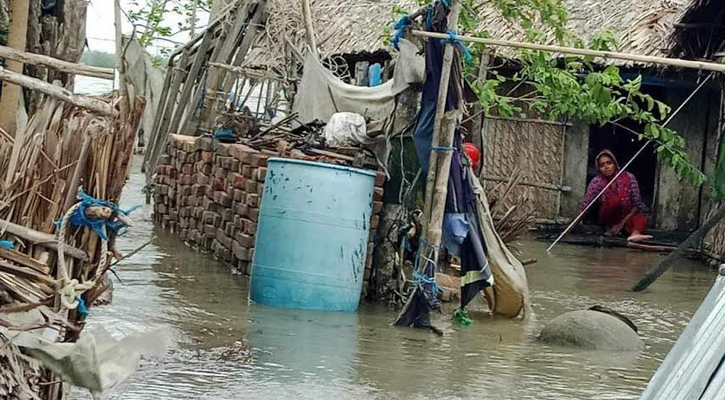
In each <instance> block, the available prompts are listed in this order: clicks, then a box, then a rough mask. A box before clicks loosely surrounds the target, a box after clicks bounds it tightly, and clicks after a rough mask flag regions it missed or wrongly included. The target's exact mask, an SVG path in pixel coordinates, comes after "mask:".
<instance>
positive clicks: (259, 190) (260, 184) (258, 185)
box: [257, 182, 264, 198]
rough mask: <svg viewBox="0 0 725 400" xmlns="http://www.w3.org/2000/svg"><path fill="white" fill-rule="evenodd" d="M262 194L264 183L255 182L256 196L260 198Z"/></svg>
mask: <svg viewBox="0 0 725 400" xmlns="http://www.w3.org/2000/svg"><path fill="white" fill-rule="evenodd" d="M262 193H264V182H257V195H259V197H260V198H261V197H262Z"/></svg>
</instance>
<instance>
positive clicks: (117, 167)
mask: <svg viewBox="0 0 725 400" xmlns="http://www.w3.org/2000/svg"><path fill="white" fill-rule="evenodd" d="M94 100H96V101H98V102H101V103H103V104H105V105H106V106H108V107H109V108H110V109H112V110H113V111H114V112H113V113H112V115H100V114H97V113H94V112H92V111H89V110H87V109H85V108H81V107H78V106H75V105H72V104H69V103H66V102H63V101H59V100H57V99H55V98H50V97H48V98H46V99H45V100H44V101H43V102H42V103H41V106H40V107H39V109H38V111H37V112H36V113H35V114H34V115H33V117H32V118H31V119H30V121H29V122H28V125H27V128H26V129H25V130H23V131H18V132H17V133H16V135H15V137H12V136H10V135H9V134H7V133H6V132H0V240H9V241H11V242H13V243H14V249H6V248H2V247H0V327H3V328H6V332H13V331H36V332H37V333H38V334H43V335H48V334H51V335H53V336H55V337H57V340H58V341H63V342H73V341H75V340H77V338H78V336H79V334H80V331H81V330H82V328H83V326H84V319H85V315H83V314H82V313H80V312H78V311H77V309H75V307H74V306H70V307H69V305H68V302H67V301H66V300H63V299H62V296H61V293H66V294H68V292H69V291H70V294H71V299H72V298H73V297H75V296H74V294H77V295H79V296H80V298H81V299H83V301H84V303H85V304H86V305H88V306H89V307H90V306H92V305H93V304H94V301H95V300H96V299H97V298H98V297H99V296H100V295H101V294H102V293H103V292H104V291H105V290H106V289H107V287H106V286H105V284H104V280H103V276H104V274H105V272H106V271H107V270H108V269H109V268H110V261H111V257H110V256H109V255H110V254H115V255H116V256H117V257H118V256H119V255H118V252H117V251H115V250H114V242H115V235H114V232H108V234H109V241H108V242H107V243H104V242H103V241H102V240H101V239H100V238H99V237H98V235H97V234H96V233H95V232H93V231H92V230H91V229H88V228H85V227H76V226H73V225H72V224H68V227H67V229H65V230H63V229H62V228H61V229H56V225H55V223H56V221H58V220H59V219H61V218H62V217H64V216H66V215H67V214H69V210H70V209H75V208H77V206H76V205H75V203H76V194H77V191H78V189H79V188H82V189H83V190H84V191H85V192H86V193H88V194H90V195H91V196H93V197H95V198H96V199H101V200H108V201H111V202H114V203H116V202H118V199H119V197H120V195H121V190H122V189H123V186H124V184H125V182H126V180H127V177H128V174H129V163H130V159H131V156H132V154H133V146H134V143H135V139H136V133H137V129H138V125H139V121H140V117H141V114H142V113H143V109H144V106H145V100H144V99H143V98H141V97H134V96H133V93H132V90H131V94H130V95H129V96H122V95H120V94H118V93H117V92H113V93H110V94H107V95H103V96H97V97H95V98H94ZM71 211H72V210H71ZM91 211H93V210H91V209H90V208H89V209H88V211H86V217H89V218H93V217H96V218H107V219H115V218H118V219H119V220H121V219H123V220H125V218H124V217H123V216H117V215H115V213H108V212H107V211H108V210H105V211H106V213H105V214H104V210H102V209H101V210H100V211H101V212H100V213H99V214H95V215H90V212H91ZM95 211H99V210H95ZM109 214H110V215H109ZM125 222H126V224H127V223H128V221H125ZM59 255H64V256H59ZM31 313H32V314H31ZM23 315H25V316H28V315H34V316H35V320H33V321H34V322H32V323H29V324H20V323H18V322H17V321H19V320H27V318H21V317H22V316H23ZM10 336H12V335H10ZM10 339H12V337H6V336H5V335H3V334H2V331H0V398H3V399H24V398H57V397H58V394H59V393H60V390H59V384H58V383H54V381H55V378H53V377H52V376H51V374H50V373H48V371H44V370H43V369H42V368H40V367H39V366H38V365H37V364H36V363H35V362H33V361H29V360H28V359H26V358H24V357H21V356H20V355H19V354H20V353H19V352H20V350H19V349H18V348H17V347H16V346H15V345H13V344H11V342H10Z"/></svg>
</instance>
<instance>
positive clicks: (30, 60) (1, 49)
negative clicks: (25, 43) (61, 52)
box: [0, 46, 113, 79]
mask: <svg viewBox="0 0 725 400" xmlns="http://www.w3.org/2000/svg"><path fill="white" fill-rule="evenodd" d="M0 57H2V58H5V59H10V60H15V61H19V62H22V63H25V64H33V65H42V66H44V67H48V68H53V69H55V70H58V71H61V72H65V73H68V74H75V75H85V76H92V77H95V78H102V79H113V69H112V68H100V67H91V66H88V65H82V64H75V63H72V62H68V61H65V60H60V59H57V58H53V57H48V56H46V55H42V54H35V53H28V52H24V51H20V50H16V49H13V48H10V47H6V46H0ZM8 70H11V69H10V68H8Z"/></svg>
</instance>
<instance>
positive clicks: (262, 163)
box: [250, 153, 269, 168]
mask: <svg viewBox="0 0 725 400" xmlns="http://www.w3.org/2000/svg"><path fill="white" fill-rule="evenodd" d="M268 158H269V156H268V155H266V154H261V153H255V154H252V160H251V163H250V165H251V166H252V167H255V168H256V167H266V166H267V159H268Z"/></svg>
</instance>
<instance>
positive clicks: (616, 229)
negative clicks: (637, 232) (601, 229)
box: [608, 221, 625, 236]
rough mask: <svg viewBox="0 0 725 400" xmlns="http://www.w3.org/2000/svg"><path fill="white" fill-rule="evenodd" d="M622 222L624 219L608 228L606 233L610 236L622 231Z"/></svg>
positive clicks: (617, 234)
mask: <svg viewBox="0 0 725 400" xmlns="http://www.w3.org/2000/svg"><path fill="white" fill-rule="evenodd" d="M624 222H625V221H622V222H620V223H618V224H617V225H614V226H613V227H612V228H611V229H609V232H608V233H609V234H610V235H612V236H619V234H620V233H622V229H624Z"/></svg>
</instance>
